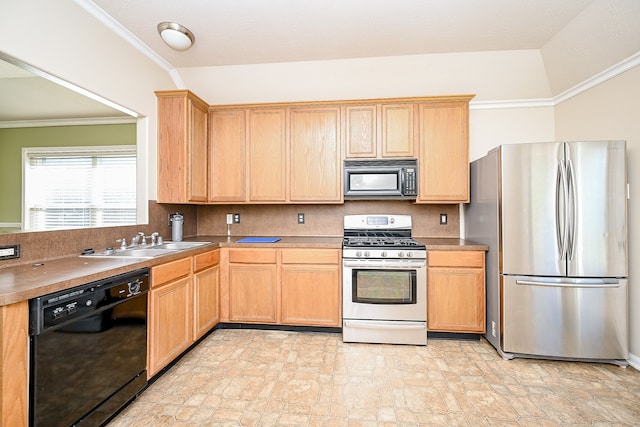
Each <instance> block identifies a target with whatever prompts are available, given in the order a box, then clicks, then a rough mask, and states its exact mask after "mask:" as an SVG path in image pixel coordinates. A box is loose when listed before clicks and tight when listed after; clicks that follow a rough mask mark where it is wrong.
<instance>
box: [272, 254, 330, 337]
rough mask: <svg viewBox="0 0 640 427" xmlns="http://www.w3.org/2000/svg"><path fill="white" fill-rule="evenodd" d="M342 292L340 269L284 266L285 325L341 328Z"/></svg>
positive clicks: (283, 311) (283, 304) (283, 307)
mask: <svg viewBox="0 0 640 427" xmlns="http://www.w3.org/2000/svg"><path fill="white" fill-rule="evenodd" d="M340 290H341V286H340V269H339V267H338V266H337V265H283V266H282V323H284V324H288V325H308V326H340V323H341V320H342V315H341V302H342V299H341V292H340Z"/></svg>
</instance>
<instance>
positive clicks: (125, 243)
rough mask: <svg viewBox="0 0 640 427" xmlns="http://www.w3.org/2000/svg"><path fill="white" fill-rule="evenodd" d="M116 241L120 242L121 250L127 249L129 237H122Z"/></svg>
mask: <svg viewBox="0 0 640 427" xmlns="http://www.w3.org/2000/svg"><path fill="white" fill-rule="evenodd" d="M116 243H120V250H121V251H124V250H125V249H127V239H125V238H124V237H123V238H122V239H117V240H116Z"/></svg>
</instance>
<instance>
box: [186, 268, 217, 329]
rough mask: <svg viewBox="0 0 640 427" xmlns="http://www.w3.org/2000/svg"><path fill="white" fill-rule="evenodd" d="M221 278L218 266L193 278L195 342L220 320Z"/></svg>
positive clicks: (196, 274) (200, 272)
mask: <svg viewBox="0 0 640 427" xmlns="http://www.w3.org/2000/svg"><path fill="white" fill-rule="evenodd" d="M219 277H220V267H219V266H218V265H215V266H213V267H209V268H207V269H205V270H202V271H199V272H197V273H195V274H194V276H193V303H194V306H193V311H194V324H193V327H194V340H197V339H199V338H200V337H201V336H203V335H204V334H205V333H207V332H208V331H209V330H210V329H211V328H213V327H214V326H215V325H216V324H218V321H219V319H220V310H219V307H218V290H219V285H220V282H219Z"/></svg>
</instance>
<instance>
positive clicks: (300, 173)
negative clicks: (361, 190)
mask: <svg viewBox="0 0 640 427" xmlns="http://www.w3.org/2000/svg"><path fill="white" fill-rule="evenodd" d="M341 157H342V156H341V145H340V107H316V108H314V107H305V108H292V109H291V165H290V166H291V178H290V179H291V184H290V185H291V201H292V202H334V203H340V202H341V201H342V195H343V191H342V164H341Z"/></svg>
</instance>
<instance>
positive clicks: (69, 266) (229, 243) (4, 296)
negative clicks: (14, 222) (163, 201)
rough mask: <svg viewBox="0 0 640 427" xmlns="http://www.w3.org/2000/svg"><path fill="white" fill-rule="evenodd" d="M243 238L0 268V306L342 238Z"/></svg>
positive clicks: (453, 246) (460, 243) (462, 246)
mask: <svg viewBox="0 0 640 427" xmlns="http://www.w3.org/2000/svg"><path fill="white" fill-rule="evenodd" d="M243 237H245V236H231V237H227V236H198V237H197V238H193V239H185V240H187V241H203V242H210V244H208V245H203V246H199V247H197V248H192V249H186V250H181V251H176V252H174V253H172V254H168V255H163V256H159V257H156V258H152V259H143V260H141V259H126V258H88V257H79V256H77V255H71V256H65V257H61V258H58V259H54V260H48V261H46V262H43V263H29V264H25V265H18V266H12V267H7V268H0V305H8V304H13V303H16V302H20V301H25V300H28V299H30V298H35V297H38V296H41V295H45V294H48V293H51V292H56V291H60V290H63V289H69V288H72V287H74V286H79V285H82V284H85V283H90V282H93V281H96V280H100V279H104V278H106V277H111V276H115V275H118V274H122V273H126V272H128V271H132V270H136V269H139V268H145V267H153V266H155V265H159V264H164V263H166V262H170V261H173V260H176V259H180V258H183V257H185V256H192V255H197V254H199V253H203V252H207V251H210V250H212V249H216V248H231V247H241V248H246V247H261V248H264V247H274V248H287V247H290V248H296V247H306V248H309V247H310V248H329V249H340V248H342V237H307V236H295V237H291V236H289V237H287V236H285V237H282V238H281V240H280V241H278V242H276V243H238V242H237V240H239V239H241V238H243ZM273 237H279V236H273ZM415 239H416V240H418V241H420V242H421V243H423V244H425V245H426V247H427V250H436V249H439V250H487V249H488V248H487V246H486V245H479V244H476V243H473V242H468V241H465V240H462V239H449V238H423V237H416V238H415Z"/></svg>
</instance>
